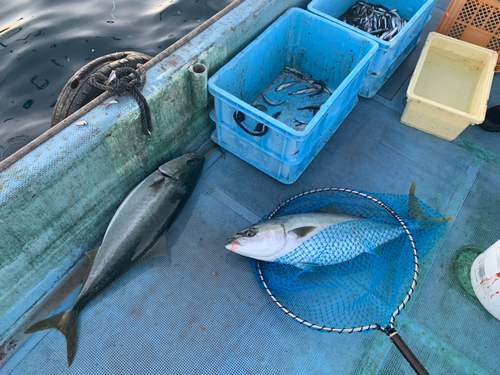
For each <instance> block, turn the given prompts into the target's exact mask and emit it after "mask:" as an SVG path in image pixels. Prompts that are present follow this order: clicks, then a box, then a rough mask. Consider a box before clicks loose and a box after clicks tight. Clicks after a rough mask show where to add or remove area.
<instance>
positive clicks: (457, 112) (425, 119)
mask: <svg viewBox="0 0 500 375" xmlns="http://www.w3.org/2000/svg"><path fill="white" fill-rule="evenodd" d="M497 59H498V54H497V53H496V52H495V51H492V50H489V49H486V48H483V47H479V46H476V45H474V44H471V43H467V42H463V41H461V40H457V39H453V38H450V37H448V36H445V35H441V34H438V33H434V32H432V33H429V36H428V38H427V41H426V42H425V45H424V48H423V50H422V53H421V55H420V58H419V60H418V63H417V66H416V68H415V71H414V72H413V76H412V78H411V81H410V86H409V87H408V91H407V92H406V96H407V98H408V102H407V104H406V108H405V110H404V112H403V116H402V117H401V122H402V123H403V124H405V125H409V126H411V127H414V128H416V129H419V130H422V131H424V132H427V133H429V134H432V135H435V136H437V137H440V138H443V139H446V140H448V141H452V140H454V139H455V138H456V137H457V136H458V135H459V134H460V133H461V132H462V131H463V130H464V129H465V128H466V127H467V126H469V124H480V123H482V122H483V121H484V117H485V114H486V106H487V102H488V97H489V95H490V89H491V84H492V82H493V75H494V69H495V65H496V62H497Z"/></svg>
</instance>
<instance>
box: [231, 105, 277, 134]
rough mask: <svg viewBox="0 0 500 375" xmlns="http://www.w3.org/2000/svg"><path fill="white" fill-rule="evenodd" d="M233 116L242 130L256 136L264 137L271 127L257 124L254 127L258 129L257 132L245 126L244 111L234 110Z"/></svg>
mask: <svg viewBox="0 0 500 375" xmlns="http://www.w3.org/2000/svg"><path fill="white" fill-rule="evenodd" d="M233 118H234V121H235V122H236V124H238V126H239V127H240V128H241V130H243V131H244V132H245V133H247V134H249V135H252V136H254V137H262V136H264V135H266V134H267V132H268V131H269V128H268V127H267V126H265V125H264V124H257V126H256V127H255V129H254V130H255V131H256V132H255V133H254V132H251V131H250V130H248V129H247V128H245V127H244V126H243V124H242V122H243V121H245V115H244V114H243V112H240V111H236V112H234V113H233ZM262 127H263V128H264V130H262Z"/></svg>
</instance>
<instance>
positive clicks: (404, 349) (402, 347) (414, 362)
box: [257, 188, 429, 375]
mask: <svg viewBox="0 0 500 375" xmlns="http://www.w3.org/2000/svg"><path fill="white" fill-rule="evenodd" d="M328 191H339V192H344V193H349V194H354V195H358V196H360V197H363V198H366V199H369V200H371V201H372V202H375V203H376V204H378V205H379V206H381V207H382V208H384V209H385V210H386V211H388V212H389V213H390V214H391V215H392V216H393V217H394V218H395V219H396V220H397V221H398V223H399V225H401V227H402V228H403V230H404V231H405V232H406V235H407V236H408V239H409V240H410V244H411V247H412V249H413V257H414V268H413V277H412V283H411V285H410V288H409V290H408V293H407V295H406V297H405V298H404V299H403V301H401V303H400V305H399V306H398V308H397V309H396V310H395V311H394V312H393V313H392V316H391V319H390V322H389V324H388V326H387V327H385V328H384V327H382V326H380V325H379V324H370V325H366V326H362V327H353V328H333V327H325V326H320V325H317V324H314V323H311V322H308V321H306V320H304V319H302V318H300V317H298V316H296V315H295V314H294V313H293V312H291V311H290V310H288V309H287V308H286V307H285V306H283V304H282V303H281V302H280V301H278V299H277V298H276V297H275V296H274V294H273V292H272V291H271V290H270V289H269V287H268V286H267V283H266V281H265V279H264V275H263V274H262V270H261V266H260V265H261V263H260V262H261V261H260V260H257V270H258V274H259V278H260V281H261V282H262V285H263V287H264V290H265V291H266V292H267V294H268V295H269V297H271V299H272V300H273V302H274V303H275V304H276V305H277V306H278V307H279V308H280V309H281V310H282V311H283V312H284V313H285V314H286V315H288V316H289V317H290V318H292V319H293V320H295V321H297V322H298V323H300V324H303V325H305V326H307V327H309V328H313V329H317V330H318V331H324V332H338V333H352V332H362V331H367V330H370V329H378V330H380V331H382V332H384V333H385V334H387V335H388V336H389V337H390V339H391V342H392V343H393V344H394V345H395V346H396V347H397V349H398V350H399V351H400V352H401V354H403V356H404V357H405V358H406V360H407V361H408V362H409V363H410V365H411V366H412V368H413V369H414V370H415V372H416V373H417V374H419V375H427V374H429V373H428V372H427V370H426V369H425V368H424V366H423V365H422V364H421V363H420V361H419V360H418V359H417V357H416V356H415V355H414V354H413V352H412V351H411V350H410V348H409V347H408V346H407V345H406V343H405V342H404V341H403V339H402V338H401V336H399V334H398V333H397V332H396V330H395V329H394V320H395V318H396V316H397V315H398V314H399V313H400V312H401V311H402V310H403V309H404V307H405V306H406V304H407V303H408V301H409V300H410V298H411V295H412V294H413V291H414V290H415V287H416V285H417V278H418V271H419V258H418V253H417V246H416V244H415V240H414V239H413V236H412V234H411V232H410V229H409V228H408V227H407V226H406V224H405V222H404V221H403V220H402V219H401V217H400V216H399V215H398V214H397V213H396V212H395V211H394V210H393V209H392V208H390V207H389V206H388V205H386V204H385V203H383V202H381V201H379V200H378V199H376V198H374V197H372V196H371V195H368V194H365V193H362V192H359V191H356V190H351V189H346V188H323V189H314V190H309V191H306V192H304V193H301V194H298V195H295V196H293V197H292V198H289V199H287V200H286V201H285V202H283V203H281V204H280V205H279V206H278V207H276V209H275V210H274V211H273V212H271V214H270V215H269V217H268V219H271V218H272V217H273V216H274V215H276V214H277V213H278V211H279V210H281V209H282V208H283V207H284V206H286V205H287V204H288V203H289V202H291V201H292V200H294V199H297V198H300V197H303V196H306V195H309V194H313V193H320V192H328Z"/></svg>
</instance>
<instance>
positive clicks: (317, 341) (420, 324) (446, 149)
mask: <svg viewBox="0 0 500 375" xmlns="http://www.w3.org/2000/svg"><path fill="white" fill-rule="evenodd" d="M446 6H447V2H446V1H445V0H443V1H438V4H437V6H436V8H435V9H434V12H433V15H432V19H431V20H430V22H429V23H428V24H427V26H426V28H425V29H424V32H423V35H422V39H421V40H420V42H419V44H418V45H417V47H416V49H415V50H414V51H413V52H412V53H411V54H410V55H409V57H408V58H407V59H406V60H405V61H404V62H403V64H402V65H401V67H400V68H399V69H398V70H397V71H396V72H395V73H394V75H393V76H392V77H391V79H390V80H389V81H388V82H387V83H386V84H385V86H384V87H383V88H382V89H381V90H380V91H379V93H378V94H377V95H376V97H375V98H373V99H363V98H360V100H359V103H358V104H357V105H356V107H355V108H354V110H353V111H352V112H351V113H350V115H349V116H348V117H347V118H346V120H345V121H344V122H343V123H342V125H341V126H340V128H339V129H338V130H337V131H336V133H334V135H333V136H332V138H331V139H330V141H329V142H328V143H327V144H326V146H325V147H324V148H323V150H322V151H321V152H320V153H319V154H318V156H317V157H316V158H315V159H314V160H313V161H312V163H311V164H310V166H309V167H308V168H307V169H306V170H305V172H304V173H303V175H302V176H301V177H300V178H299V179H298V181H297V182H296V183H294V184H292V185H283V184H281V183H279V182H277V181H276V180H274V179H273V178H271V177H269V176H267V175H265V174H264V173H262V172H260V171H259V170H257V169H255V168H253V167H252V166H250V165H249V164H247V163H245V162H244V161H242V160H240V159H238V158H237V157H235V156H233V155H232V154H230V153H229V152H222V151H221V150H219V149H214V150H212V151H211V152H210V153H209V154H210V156H209V157H208V160H207V162H206V165H205V170H204V173H203V175H202V178H201V180H200V182H199V185H198V186H197V188H196V190H195V192H194V194H193V196H192V198H191V199H190V201H189V203H188V205H187V206H186V208H185V209H184V211H183V213H182V214H181V216H180V217H179V219H178V220H177V221H176V222H175V224H174V225H173V227H172V228H171V230H170V231H169V232H168V233H167V235H166V242H167V247H168V249H169V254H168V256H167V257H160V258H152V259H148V260H146V261H144V262H142V263H141V264H140V265H138V266H137V267H136V268H134V269H132V271H131V272H129V273H128V274H126V275H125V276H124V277H123V278H121V279H119V280H118V281H117V282H116V283H114V284H113V285H112V286H111V287H110V288H109V289H108V290H106V291H105V292H104V293H103V294H102V295H100V296H98V297H97V298H96V299H95V300H94V301H93V302H92V303H91V304H90V305H89V306H87V307H86V308H85V309H84V310H83V311H82V313H81V315H80V321H79V328H78V329H79V331H78V335H79V338H78V348H77V353H76V357H75V361H74V363H73V365H72V366H71V367H69V368H68V366H67V361H66V343H65V339H64V337H63V335H62V334H60V333H59V332H57V331H56V330H50V331H45V332H40V333H38V334H35V335H33V336H32V338H31V339H30V341H28V343H27V344H26V345H25V346H24V347H23V348H22V349H20V350H19V351H18V352H17V353H16V354H15V357H14V358H12V359H11V361H9V362H8V363H7V365H6V366H5V367H4V368H3V369H2V370H0V372H1V373H2V374H10V375H21V374H22V375H29V374H33V375H34V374H36V375H45V374H47V375H49V374H50V375H53V374H93V375H94V374H114V373H116V374H273V375H275V374H344V375H345V374H375V373H377V374H398V375H399V374H413V373H414V372H413V370H412V369H411V367H410V365H409V364H408V363H407V362H406V360H405V359H404V358H403V357H402V355H401V354H400V353H399V352H398V351H397V349H396V348H395V347H393V345H392V344H391V343H390V341H389V339H388V338H387V336H385V335H384V334H382V333H381V332H379V331H369V332H367V333H354V334H336V333H332V334H328V333H319V332H317V331H315V330H311V329H307V328H305V327H304V326H302V325H300V324H297V323H296V322H294V321H292V320H291V319H290V318H288V317H287V316H285V314H283V312H281V311H280V310H279V309H278V308H277V307H276V305H275V304H274V303H273V302H272V301H271V299H270V298H268V297H267V295H266V294H265V293H264V292H263V291H262V289H261V288H260V287H259V285H258V283H257V281H256V279H255V276H254V274H253V272H252V269H251V265H250V262H249V260H248V259H247V258H244V257H242V256H239V255H236V254H233V253H230V252H229V251H227V250H226V249H225V248H224V244H225V239H226V238H227V237H228V236H229V235H231V234H233V233H234V232H235V230H238V229H241V228H244V227H246V226H247V225H248V224H250V223H253V222H256V221H258V220H259V219H260V218H261V217H262V216H263V215H265V214H266V213H268V212H270V211H271V210H273V209H274V208H275V207H276V206H277V205H278V204H279V203H281V202H282V201H284V200H286V199H287V198H289V197H291V196H293V195H295V194H297V193H300V192H303V191H306V190H310V189H314V188H319V187H332V186H340V187H348V188H352V189H357V190H364V191H371V192H384V193H394V194H407V193H408V190H409V187H410V185H411V183H412V182H413V181H416V184H417V191H416V195H417V196H418V197H419V198H420V199H422V200H423V201H424V202H426V203H427V204H428V205H430V206H431V207H433V208H434V209H436V210H437V211H438V212H440V213H441V214H442V215H444V216H448V215H453V219H452V221H451V222H450V225H449V226H448V228H447V232H446V235H445V237H444V238H443V240H442V241H441V242H440V243H439V244H438V245H437V246H436V247H435V248H434V249H433V250H432V251H431V252H430V253H429V254H428V255H426V256H425V257H424V258H423V259H422V264H421V272H420V276H419V283H418V287H417V289H416V293H415V294H414V295H413V297H412V299H411V300H410V303H409V305H407V307H406V308H405V309H404V311H403V312H402V313H401V314H400V315H399V316H398V317H397V318H396V322H395V325H396V328H397V329H398V331H399V333H400V335H401V336H402V337H403V338H404V340H405V341H406V342H407V344H408V346H409V347H410V348H411V349H412V350H413V351H414V353H415V354H416V355H417V357H418V358H419V359H420V361H421V362H422V363H423V364H424V365H425V366H426V368H427V369H428V371H429V372H430V373H431V374H498V372H499V369H500V356H499V355H498V348H499V343H498V337H500V321H498V320H496V319H494V318H493V317H492V316H491V315H490V314H489V313H488V312H487V311H486V310H485V309H484V308H483V307H482V305H481V304H480V303H479V302H478V301H477V300H476V299H474V298H473V297H471V296H470V295H468V294H467V293H466V292H465V291H464V289H463V288H462V287H461V285H460V283H459V282H458V279H457V276H456V273H455V272H454V270H453V265H454V263H453V260H454V257H455V254H456V252H457V251H458V250H459V249H460V248H462V247H464V246H467V245H473V246H477V247H480V248H483V249H486V248H487V247H489V246H490V245H491V244H493V243H494V242H495V241H497V240H498V239H499V238H500V234H499V233H500V220H498V213H499V212H500V199H499V196H498V186H500V147H499V146H500V133H488V132H486V131H484V130H483V129H481V128H479V127H478V126H469V127H468V128H467V129H466V130H465V131H464V132H463V133H462V134H461V135H460V136H459V137H458V139H456V140H455V141H453V142H448V141H445V140H442V139H439V138H437V137H434V136H431V135H429V134H426V133H423V132H420V131H418V130H415V129H413V128H410V127H407V126H405V125H402V124H401V123H400V121H399V120H400V117H401V114H402V111H403V108H404V100H405V93H406V88H407V86H408V83H409V79H410V77H411V74H412V70H413V68H414V66H415V64H416V61H417V59H418V57H419V54H420V51H421V49H422V46H423V43H424V41H425V38H426V36H427V33H428V32H430V31H432V30H434V29H435V27H436V25H437V23H438V22H439V20H440V18H441V16H442V14H443V12H444V9H445V8H446ZM499 103H500V77H498V75H497V76H496V77H495V81H494V85H493V88H492V93H491V96H490V101H489V105H490V106H491V105H496V104H499ZM74 298H75V295H73V297H72V299H71V300H69V301H67V303H66V306H65V307H64V308H67V307H68V305H70V304H71V302H72V300H74ZM64 308H63V309H64ZM61 310H62V309H61Z"/></svg>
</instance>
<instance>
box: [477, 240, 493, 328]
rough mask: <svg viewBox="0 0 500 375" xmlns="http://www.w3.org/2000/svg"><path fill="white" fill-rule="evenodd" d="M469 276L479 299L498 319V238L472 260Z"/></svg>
mask: <svg viewBox="0 0 500 375" xmlns="http://www.w3.org/2000/svg"><path fill="white" fill-rule="evenodd" d="M470 276H471V282H472V288H473V289H474V293H476V296H477V298H478V299H479V301H480V302H481V303H482V305H483V306H484V308H485V309H486V310H488V312H489V313H490V314H491V315H493V316H494V317H495V318H497V319H498V320H500V240H499V241H497V242H495V243H494V244H493V245H491V246H490V247H489V248H488V249H487V250H486V251H485V252H483V253H482V254H480V255H479V256H478V257H477V258H476V259H475V260H474V263H472V267H471V270H470Z"/></svg>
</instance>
